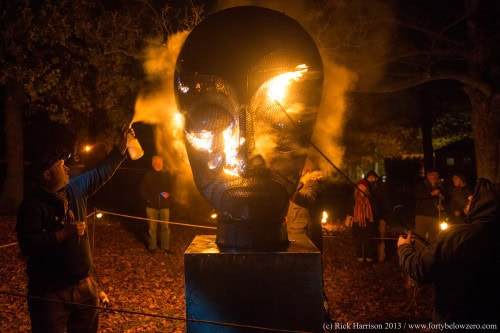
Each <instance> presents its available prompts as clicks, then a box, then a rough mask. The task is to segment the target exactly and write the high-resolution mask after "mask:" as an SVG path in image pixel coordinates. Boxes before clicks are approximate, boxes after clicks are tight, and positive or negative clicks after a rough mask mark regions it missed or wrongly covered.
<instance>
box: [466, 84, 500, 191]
mask: <svg viewBox="0 0 500 333" xmlns="http://www.w3.org/2000/svg"><path fill="white" fill-rule="evenodd" d="M465 91H466V93H467V95H468V96H469V99H470V102H471V106H472V117H471V118H472V132H473V136H474V149H475V151H476V167H477V176H478V177H483V178H488V179H490V180H491V181H494V182H500V94H498V93H496V94H495V95H493V96H492V97H491V98H487V97H485V96H484V95H483V94H481V93H480V92H478V91H477V90H474V89H473V88H466V89H465Z"/></svg>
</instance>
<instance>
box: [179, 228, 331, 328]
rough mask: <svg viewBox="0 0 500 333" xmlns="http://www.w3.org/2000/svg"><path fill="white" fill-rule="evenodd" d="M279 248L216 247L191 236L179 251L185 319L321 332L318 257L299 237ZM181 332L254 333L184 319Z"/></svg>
mask: <svg viewBox="0 0 500 333" xmlns="http://www.w3.org/2000/svg"><path fill="white" fill-rule="evenodd" d="M290 237H291V238H292V237H293V238H292V239H290V245H289V246H288V248H287V249H285V250H283V251H279V252H257V251H250V250H245V251H243V250H238V251H222V250H219V248H218V247H217V245H216V244H215V236H212V235H204V236H196V238H195V239H194V240H193V242H192V243H191V245H190V246H189V248H188V249H187V250H186V252H185V253H184V264H185V279H186V287H185V289H186V315H187V318H188V319H201V320H211V321H219V322H229V323H237V324H245V325H253V326H261V327H268V328H273V329H289V330H303V331H311V332H321V331H322V330H321V325H322V320H323V313H322V297H323V282H322V270H321V255H320V252H319V251H318V249H317V248H316V247H315V246H314V245H313V244H312V243H311V241H310V240H309V239H308V238H307V237H306V236H303V235H296V236H295V235H291V236H290ZM187 332H189V333H195V332H196V333H198V332H204V333H205V332H224V333H227V332H231V333H233V332H256V330H250V329H243V328H234V327H222V326H216V325H211V324H204V323H193V322H188V324H187Z"/></svg>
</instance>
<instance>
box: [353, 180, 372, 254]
mask: <svg viewBox="0 0 500 333" xmlns="http://www.w3.org/2000/svg"><path fill="white" fill-rule="evenodd" d="M370 198H371V194H370V184H369V183H368V181H367V180H366V179H362V180H360V181H359V182H358V184H357V189H355V190H354V213H353V223H352V234H353V238H354V247H355V251H356V257H357V260H358V261H359V262H363V261H366V262H372V261H373V258H374V257H375V252H376V249H375V242H374V240H373V239H371V238H374V237H376V235H377V230H376V224H375V222H374V218H373V209H372V203H371V201H370Z"/></svg>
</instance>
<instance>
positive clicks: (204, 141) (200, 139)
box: [186, 130, 214, 153]
mask: <svg viewBox="0 0 500 333" xmlns="http://www.w3.org/2000/svg"><path fill="white" fill-rule="evenodd" d="M186 139H187V140H188V142H189V143H190V144H191V145H192V146H193V147H194V148H195V149H197V150H203V151H207V152H209V153H210V152H212V144H213V139H214V135H213V133H212V132H210V131H205V130H202V131H201V132H187V133H186Z"/></svg>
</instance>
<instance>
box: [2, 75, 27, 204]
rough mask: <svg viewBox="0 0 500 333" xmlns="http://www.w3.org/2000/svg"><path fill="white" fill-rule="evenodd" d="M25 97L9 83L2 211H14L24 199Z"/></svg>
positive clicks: (6, 102)
mask: <svg viewBox="0 0 500 333" xmlns="http://www.w3.org/2000/svg"><path fill="white" fill-rule="evenodd" d="M24 101H25V97H24V94H23V91H22V90H21V89H20V88H19V87H17V86H16V85H14V84H8V85H7V96H6V99H5V108H4V112H5V148H6V155H5V157H6V163H7V170H6V174H5V181H4V183H3V188H2V195H1V197H0V211H1V212H3V213H12V212H15V211H16V210H17V207H18V206H19V204H20V203H21V200H22V199H23V190H24V143H23V142H24V141H23V113H22V108H23V107H24Z"/></svg>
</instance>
